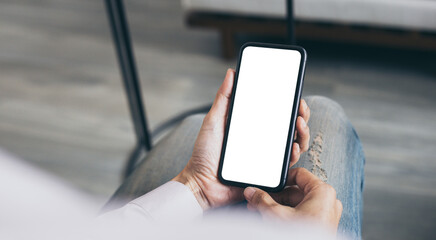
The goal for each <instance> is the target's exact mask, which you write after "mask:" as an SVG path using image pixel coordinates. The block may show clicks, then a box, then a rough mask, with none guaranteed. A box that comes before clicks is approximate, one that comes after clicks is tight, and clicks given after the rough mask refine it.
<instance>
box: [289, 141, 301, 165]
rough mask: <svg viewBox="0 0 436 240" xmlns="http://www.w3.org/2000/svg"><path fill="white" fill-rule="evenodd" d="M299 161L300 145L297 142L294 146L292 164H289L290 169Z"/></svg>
mask: <svg viewBox="0 0 436 240" xmlns="http://www.w3.org/2000/svg"><path fill="white" fill-rule="evenodd" d="M298 159H300V145H299V144H298V143H296V142H294V143H293V144H292V154H291V162H290V163H289V167H292V166H294V165H295V164H296V163H297V162H298Z"/></svg>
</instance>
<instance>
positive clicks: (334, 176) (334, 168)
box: [104, 96, 365, 239]
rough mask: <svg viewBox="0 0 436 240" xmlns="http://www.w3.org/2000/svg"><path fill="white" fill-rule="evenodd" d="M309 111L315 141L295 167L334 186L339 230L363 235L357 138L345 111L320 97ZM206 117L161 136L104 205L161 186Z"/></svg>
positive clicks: (357, 236) (361, 165) (361, 157)
mask: <svg viewBox="0 0 436 240" xmlns="http://www.w3.org/2000/svg"><path fill="white" fill-rule="evenodd" d="M305 100H306V102H307V104H308V105H309V107H310V109H311V118H310V120H309V123H308V124H309V127H310V131H311V134H310V135H311V140H310V141H311V142H310V147H309V151H308V152H306V153H304V154H303V155H302V156H301V158H300V160H299V162H298V163H297V164H296V166H295V167H304V168H306V169H308V170H309V171H311V172H312V173H314V174H315V175H317V176H318V177H320V178H321V179H322V180H324V181H326V182H327V183H329V184H330V185H332V186H333V187H334V188H335V189H336V191H337V197H338V199H339V200H341V202H342V204H343V208H344V210H343V213H342V218H341V221H340V224H339V230H338V232H339V233H341V234H346V235H348V236H350V237H352V238H355V239H360V238H361V225H362V191H363V182H364V173H363V169H364V162H365V158H364V155H363V151H362V147H361V144H360V141H359V138H358V136H357V134H356V132H355V131H354V128H353V127H352V126H351V124H350V122H349V121H348V119H347V117H346V116H345V113H344V111H343V109H342V108H341V107H340V106H339V105H338V104H337V103H336V102H334V101H332V100H330V99H328V98H325V97H319V96H311V97H307V98H305ZM203 118H204V115H194V116H191V117H188V118H187V119H185V120H184V121H183V122H182V123H181V124H180V125H179V126H178V127H177V128H176V129H175V130H174V131H172V132H171V133H170V134H169V135H168V136H167V137H165V138H164V139H163V140H161V141H160V142H159V143H158V144H157V145H156V146H155V147H154V148H153V150H152V151H151V152H150V153H149V154H148V155H147V157H146V159H145V160H144V161H143V162H142V163H141V164H139V166H138V167H137V168H136V170H135V171H134V172H133V173H132V175H131V176H130V177H128V178H127V179H126V180H125V181H124V182H123V184H122V185H121V186H120V188H119V189H118V190H117V191H116V192H115V194H114V195H113V196H112V198H111V199H110V200H109V202H108V203H107V204H106V206H105V207H104V210H105V211H107V210H110V209H114V208H117V207H120V206H121V205H123V204H125V203H127V202H129V201H131V200H133V199H135V198H137V197H139V196H141V195H143V194H145V193H147V192H149V191H151V190H153V189H155V188H157V187H158V186H160V185H162V184H164V183H165V182H167V181H169V180H171V179H172V178H173V177H174V176H176V175H177V174H178V173H179V172H180V171H181V170H182V169H183V168H184V166H185V165H186V163H187V162H188V160H189V158H190V157H191V153H192V149H193V146H194V142H195V139H196V137H197V134H198V131H199V129H200V127H201V124H202V121H203Z"/></svg>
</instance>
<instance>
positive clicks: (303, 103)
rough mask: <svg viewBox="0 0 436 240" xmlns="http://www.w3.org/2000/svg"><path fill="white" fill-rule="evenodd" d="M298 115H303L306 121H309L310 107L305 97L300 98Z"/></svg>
mask: <svg viewBox="0 0 436 240" xmlns="http://www.w3.org/2000/svg"><path fill="white" fill-rule="evenodd" d="M298 115H299V116H301V117H303V119H304V121H306V122H309V119H310V108H309V106H308V105H307V103H306V101H305V100H304V99H301V100H300V108H299V109H298Z"/></svg>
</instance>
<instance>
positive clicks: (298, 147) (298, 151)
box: [295, 143, 300, 153]
mask: <svg viewBox="0 0 436 240" xmlns="http://www.w3.org/2000/svg"><path fill="white" fill-rule="evenodd" d="M295 144H297V148H296V149H295V150H297V153H300V144H298V143H295Z"/></svg>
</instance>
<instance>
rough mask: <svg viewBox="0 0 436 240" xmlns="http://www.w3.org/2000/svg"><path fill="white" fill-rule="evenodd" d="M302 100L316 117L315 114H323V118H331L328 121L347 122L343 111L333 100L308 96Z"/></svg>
mask: <svg viewBox="0 0 436 240" xmlns="http://www.w3.org/2000/svg"><path fill="white" fill-rule="evenodd" d="M304 100H305V101H306V103H307V105H308V106H309V108H310V112H311V113H313V115H316V113H324V114H323V116H322V117H323V118H332V119H330V120H334V121H340V122H348V118H347V116H346V114H345V111H344V109H343V108H342V106H341V105H339V103H337V102H335V101H334V100H332V99H330V98H327V97H324V96H308V97H304Z"/></svg>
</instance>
